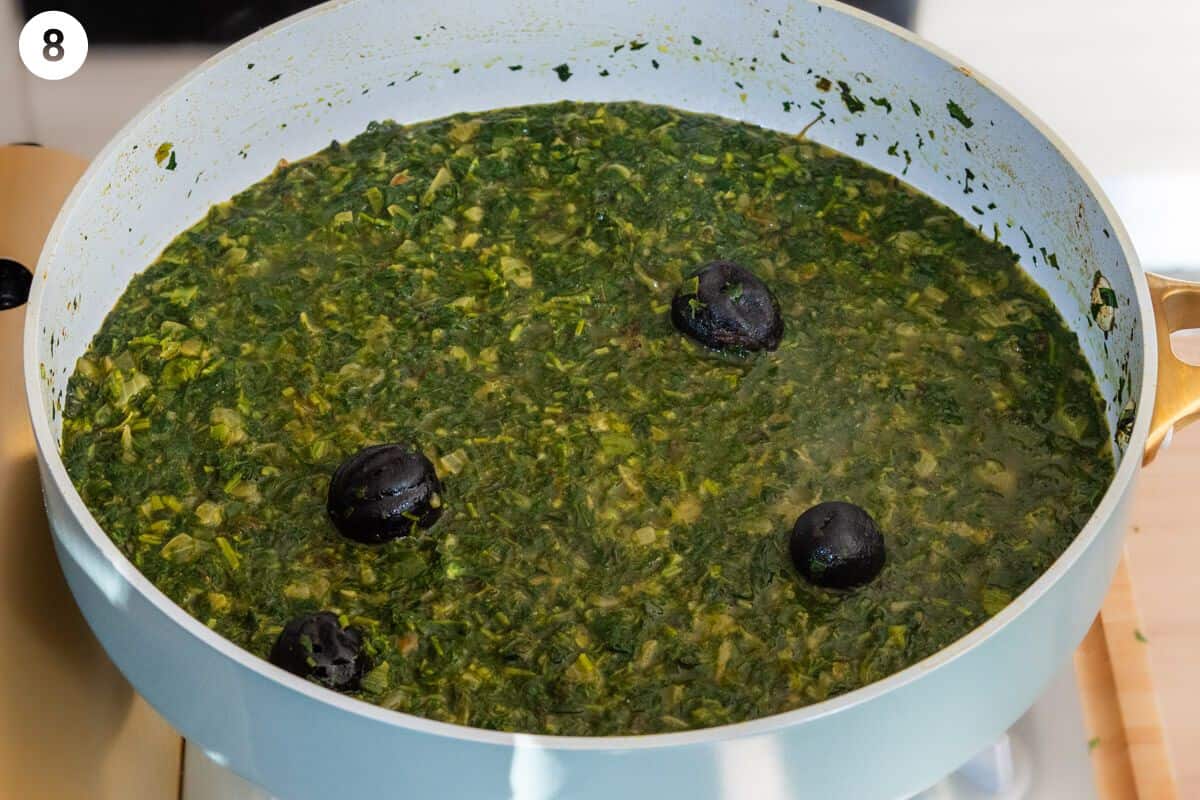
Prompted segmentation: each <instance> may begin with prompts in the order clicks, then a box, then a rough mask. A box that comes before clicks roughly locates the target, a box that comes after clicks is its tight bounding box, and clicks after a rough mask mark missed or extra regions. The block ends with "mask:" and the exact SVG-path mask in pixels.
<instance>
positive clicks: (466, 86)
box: [34, 0, 1142, 457]
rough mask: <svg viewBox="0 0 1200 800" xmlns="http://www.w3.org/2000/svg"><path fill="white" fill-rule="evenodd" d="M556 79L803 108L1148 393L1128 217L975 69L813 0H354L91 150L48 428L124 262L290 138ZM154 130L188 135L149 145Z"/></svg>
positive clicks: (761, 112)
mask: <svg viewBox="0 0 1200 800" xmlns="http://www.w3.org/2000/svg"><path fill="white" fill-rule="evenodd" d="M561 99H576V100H596V101H603V100H627V99H636V100H642V101H646V102H652V103H662V104H667V105H673V106H677V107H680V108H684V109H688V110H694V111H703V112H711V113H716V114H721V115H724V116H727V117H734V118H739V119H744V120H748V121H752V122H755V123H758V124H761V125H764V126H767V127H770V128H775V129H778V130H783V131H788V132H799V131H801V130H802V129H805V128H807V134H806V135H807V136H809V137H810V138H811V139H813V140H815V141H818V142H820V143H822V144H826V145H828V146H830V147H833V148H835V149H837V150H840V151H842V152H844V153H847V154H850V155H852V156H854V157H856V158H859V159H861V160H863V161H865V162H867V163H869V164H871V165H873V166H876V167H878V168H881V169H883V170H885V171H888V172H891V173H894V174H896V175H899V176H902V177H903V179H904V180H905V181H907V182H908V183H910V184H912V185H913V186H915V187H917V188H918V189H920V190H921V191H923V192H925V193H927V194H929V195H931V196H933V197H935V198H936V199H938V200H940V201H941V202H943V203H945V204H946V205H947V206H949V207H950V208H952V209H953V210H954V211H956V212H957V213H959V214H960V215H962V216H963V217H964V218H966V219H967V220H970V221H971V222H972V223H974V224H977V225H978V226H979V227H980V230H981V231H982V232H983V233H984V234H985V235H987V236H996V237H998V238H999V240H1000V241H1001V242H1003V243H1004V244H1006V245H1008V246H1009V247H1010V248H1012V250H1013V251H1014V252H1016V253H1017V254H1018V255H1019V257H1020V259H1021V263H1022V264H1023V265H1024V267H1025V268H1026V269H1027V270H1028V272H1029V273H1030V274H1031V275H1032V276H1033V278H1034V279H1035V280H1036V281H1037V283H1039V284H1040V285H1041V286H1042V287H1043V288H1045V289H1046V291H1047V292H1048V293H1049V294H1050V296H1051V298H1052V299H1053V301H1054V303H1055V304H1056V305H1057V307H1058V308H1059V310H1060V311H1061V313H1062V315H1063V317H1064V318H1065V319H1066V321H1067V323H1068V325H1069V326H1070V327H1071V328H1072V329H1073V330H1074V331H1076V332H1077V334H1078V335H1079V337H1080V341H1081V344H1082V346H1083V349H1084V351H1085V354H1086V356H1087V358H1088V361H1089V363H1090V364H1091V366H1092V369H1093V371H1094V372H1095V374H1096V376H1097V378H1098V380H1099V383H1100V387H1101V392H1102V395H1103V397H1104V398H1105V400H1106V401H1107V416H1108V422H1109V425H1110V428H1113V429H1114V430H1115V429H1116V426H1117V421H1118V417H1119V416H1120V414H1121V411H1122V409H1123V408H1125V407H1126V405H1127V404H1128V403H1130V402H1131V400H1130V398H1136V397H1137V396H1138V394H1139V392H1140V389H1141V375H1142V363H1141V358H1142V356H1141V354H1142V341H1141V336H1142V329H1141V326H1140V324H1139V319H1138V308H1137V304H1136V302H1135V299H1134V297H1135V294H1134V284H1133V279H1132V276H1131V273H1130V268H1129V265H1128V264H1127V263H1126V261H1125V259H1124V257H1123V255H1122V251H1121V246H1120V244H1119V242H1118V237H1117V233H1116V231H1115V230H1113V229H1112V227H1111V223H1110V222H1109V221H1108V220H1107V219H1106V217H1105V213H1104V210H1103V208H1102V207H1101V204H1100V203H1099V202H1098V201H1097V198H1096V197H1094V196H1093V195H1092V193H1091V192H1090V190H1089V189H1088V187H1087V185H1086V184H1085V182H1084V181H1083V180H1082V179H1081V177H1080V176H1079V175H1078V174H1077V172H1076V171H1075V169H1074V168H1073V167H1072V166H1071V164H1070V163H1068V161H1067V160H1066V159H1065V158H1064V157H1063V156H1062V155H1061V153H1060V152H1059V151H1058V150H1057V149H1056V148H1055V146H1054V145H1053V144H1052V143H1051V142H1049V141H1047V140H1046V139H1045V138H1044V137H1043V136H1042V135H1041V134H1040V133H1039V132H1038V131H1037V130H1036V129H1035V128H1034V127H1033V126H1032V125H1031V124H1030V123H1029V122H1027V121H1026V120H1025V119H1024V118H1023V117H1022V116H1021V115H1020V114H1019V113H1018V112H1016V111H1015V110H1013V109H1012V108H1011V107H1010V106H1008V105H1007V104H1006V103H1005V102H1004V101H1003V100H1002V99H1000V98H999V97H997V96H996V95H994V94H993V93H992V92H991V91H989V90H988V89H987V88H985V87H984V86H983V85H981V84H980V83H979V82H978V81H977V80H976V79H975V78H974V77H972V75H971V73H970V72H969V71H968V70H967V69H965V68H956V67H955V65H954V64H953V63H947V62H946V61H943V60H941V59H940V58H939V57H937V56H935V55H932V54H930V53H928V52H926V51H925V50H923V49H921V48H919V47H916V46H913V45H912V44H910V43H908V42H907V41H905V40H904V39H902V38H900V37H899V36H897V35H896V34H893V33H891V32H890V31H888V30H884V29H883V28H880V27H876V26H875V25H872V24H869V23H867V22H864V21H863V20H862V19H860V18H858V17H856V16H854V15H851V14H847V13H845V12H843V11H840V10H838V9H836V8H831V7H822V6H818V5H815V4H810V3H806V2H801V3H794V4H783V3H779V4H773V3H768V4H760V3H755V2H748V1H742V2H727V1H726V0H697V2H694V3H692V4H690V5H689V7H688V12H687V14H686V16H685V15H681V14H679V13H678V10H677V8H676V6H675V4H673V3H666V2H648V1H646V2H638V3H628V4H626V3H622V4H609V5H606V6H605V7H604V10H603V13H598V11H597V7H596V6H595V4H594V3H588V2H583V1H582V0H540V2H536V3H534V2H530V1H529V0H502V1H501V2H495V3H487V4H478V3H472V2H470V0H438V1H437V2H427V1H426V0H413V2H410V3H404V4H395V3H391V2H388V1H387V0H351V2H345V3H333V4H330V5H328V6H324V7H322V8H320V9H317V10H315V11H314V12H310V13H308V14H306V15H302V16H301V17H298V18H294V19H293V20H292V21H290V22H286V23H284V24H282V25H281V26H279V27H277V28H276V29H275V30H274V31H273V32H271V33H270V34H269V35H267V36H264V37H261V38H258V39H253V40H250V41H248V42H246V43H243V44H241V45H238V46H235V47H234V48H231V49H230V50H228V51H226V52H225V53H224V54H223V55H222V56H219V57H218V58H217V59H216V60H215V61H214V62H212V63H210V64H209V65H207V66H206V67H205V68H203V69H202V70H200V71H199V72H197V73H196V74H194V75H193V76H191V77H190V78H188V79H187V80H185V81H184V82H183V83H182V84H180V85H179V86H177V87H175V88H174V89H172V90H171V91H169V92H168V93H167V94H166V95H165V96H164V97H163V98H161V99H160V100H159V102H157V103H156V104H155V105H154V106H153V107H152V108H151V109H150V110H149V111H148V112H147V113H145V114H144V115H143V116H141V117H139V118H138V119H137V120H136V121H135V122H133V123H132V124H131V125H130V126H129V127H128V128H127V129H126V130H125V131H124V132H123V133H122V134H120V135H119V136H118V138H117V139H116V140H115V141H114V143H112V144H111V145H110V147H109V148H108V149H106V150H105V152H104V153H103V154H102V155H101V156H100V157H99V159H98V160H97V162H96V163H95V164H94V165H93V168H92V172H91V174H90V179H89V180H87V182H86V184H85V185H84V186H83V187H82V189H81V190H80V193H79V195H78V197H77V198H76V202H74V203H73V204H71V205H70V208H69V211H68V212H67V213H66V214H65V215H64V216H63V217H62V218H60V220H59V225H58V228H57V236H56V237H54V238H52V241H51V244H50V246H49V247H48V248H47V250H46V252H45V253H44V254H43V258H42V262H41V265H40V269H39V274H38V279H39V280H40V281H43V282H45V287H44V290H43V293H42V295H41V302H40V304H38V306H37V307H36V308H35V309H34V313H36V314H38V317H37V320H38V337H39V338H38V341H37V343H36V353H37V358H38V361H39V363H40V365H41V369H42V375H43V393H42V396H43V402H44V404H45V408H46V411H47V412H48V413H49V414H50V415H51V417H52V419H53V426H54V432H55V435H56V436H59V435H61V420H60V411H61V408H62V403H63V399H64V394H65V389H66V384H67V380H68V378H69V377H70V374H71V372H72V370H73V368H74V364H75V360H76V359H77V358H78V357H79V356H80V355H81V354H82V352H83V351H84V349H85V348H86V347H87V344H88V342H89V341H90V339H91V337H92V336H93V335H94V334H95V332H96V331H97V330H98V328H99V326H100V324H101V322H102V321H103V319H104V317H105V315H106V314H107V313H108V311H109V310H110V309H111V308H112V306H113V305H114V303H115V302H116V300H117V298H118V297H119V295H120V293H121V292H122V291H123V289H124V287H125V285H126V284H127V282H128V281H129V279H130V278H131V277H132V276H133V275H134V274H136V273H137V272H139V271H141V270H142V269H144V268H145V267H146V266H147V265H148V264H149V263H150V261H151V260H152V259H153V258H154V257H155V256H156V255H157V254H158V252H159V251H160V250H161V249H162V247H163V246H164V245H165V244H166V243H167V242H169V241H170V240H171V239H172V238H173V237H174V236H175V235H176V234H178V233H179V232H180V231H182V230H183V229H184V228H186V227H187V226H189V225H190V224H192V223H193V222H195V221H196V220H198V219H199V218H200V217H201V216H202V215H203V214H204V213H205V211H206V209H207V208H208V207H209V206H210V205H211V204H213V203H215V202H219V201H222V200H225V199H227V198H229V197H230V196H231V195H233V194H234V193H235V192H237V191H239V190H241V189H243V188H245V187H246V186H247V185H249V184H250V183H252V182H254V181H256V180H258V179H260V178H262V177H264V176H265V175H267V174H268V173H269V172H270V171H271V170H272V168H273V167H274V166H275V164H276V162H277V161H278V160H279V159H280V158H287V159H289V160H293V159H298V158H301V157H303V156H305V155H308V154H310V153H312V152H314V151H316V150H318V149H320V148H321V147H323V146H324V145H326V144H328V142H329V141H330V140H331V139H340V140H345V139H348V138H351V137H353V136H354V135H355V134H356V133H358V132H360V131H361V130H362V129H363V128H364V127H365V126H366V125H367V123H368V122H370V121H372V120H376V119H384V118H392V119H395V120H397V121H401V122H410V121H416V120H422V119H429V118H434V117H438V116H442V115H445V114H449V113H453V112H457V111H464V110H484V109H489V108H495V107H500V106H508V105H515V104H522V103H533V102H548V101H554V100H561ZM818 119H819V121H816V122H815V124H812V126H811V127H808V126H809V124H810V123H813V122H814V120H818ZM160 148H163V151H162V152H164V153H165V152H167V151H170V152H171V153H173V155H171V156H169V157H167V158H164V159H162V160H161V161H160V160H158V159H156V157H155V156H156V153H159V151H160ZM868 268H869V266H868ZM1098 275H1102V276H1103V277H1104V278H1105V279H1106V280H1107V281H1108V283H1109V285H1111V288H1112V290H1113V294H1115V297H1116V302H1117V308H1116V310H1115V315H1114V316H1113V320H1114V323H1115V324H1114V325H1113V327H1112V329H1111V330H1109V331H1103V330H1101V328H1100V326H1099V325H1098V323H1097V321H1096V319H1095V318H1094V312H1095V311H1096V309H1094V308H1093V286H1094V283H1095V281H1096V280H1097V276H1098ZM1104 297H1105V298H1107V297H1110V296H1109V295H1104ZM1105 313H1107V312H1105ZM1117 452H1118V457H1119V449H1118V450H1117Z"/></svg>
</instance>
